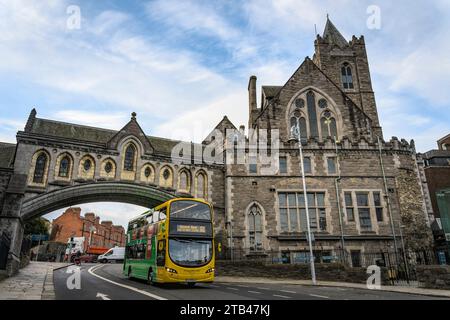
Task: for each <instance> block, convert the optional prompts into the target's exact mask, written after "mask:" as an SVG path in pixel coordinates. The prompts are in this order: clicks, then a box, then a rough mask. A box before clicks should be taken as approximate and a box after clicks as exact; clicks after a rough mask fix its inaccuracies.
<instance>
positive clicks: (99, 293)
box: [96, 292, 111, 300]
mask: <svg viewBox="0 0 450 320" xmlns="http://www.w3.org/2000/svg"><path fill="white" fill-rule="evenodd" d="M98 297H100V298H102V300H111V299H110V298H108V295H107V294H104V293H101V292H97V296H96V298H98Z"/></svg>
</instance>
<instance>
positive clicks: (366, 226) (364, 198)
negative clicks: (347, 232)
mask: <svg viewBox="0 0 450 320" xmlns="http://www.w3.org/2000/svg"><path fill="white" fill-rule="evenodd" d="M356 204H357V206H358V216H359V226H360V228H361V231H371V230H372V219H371V217H370V204H369V192H356Z"/></svg>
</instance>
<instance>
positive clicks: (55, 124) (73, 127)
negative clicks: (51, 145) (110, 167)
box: [26, 118, 179, 154]
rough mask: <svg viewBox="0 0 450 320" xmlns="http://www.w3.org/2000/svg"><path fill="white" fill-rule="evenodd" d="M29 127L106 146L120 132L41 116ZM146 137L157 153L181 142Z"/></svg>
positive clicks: (48, 133)
mask: <svg viewBox="0 0 450 320" xmlns="http://www.w3.org/2000/svg"><path fill="white" fill-rule="evenodd" d="M29 129H30V130H26V132H29V133H33V134H38V135H45V136H49V137H55V138H63V139H68V140H76V141H80V142H90V143H100V144H105V147H106V143H107V142H108V141H109V140H110V139H111V138H112V137H113V136H114V135H116V134H117V133H118V132H119V131H116V130H110V129H102V128H95V127H89V126H84V125H79V124H73V123H66V122H60V121H55V120H48V119H41V118H35V119H34V121H33V123H32V126H31V127H30V128H29ZM146 137H147V139H148V140H149V141H150V143H151V145H152V146H153V147H154V148H155V150H156V153H163V154H171V152H172V148H173V147H174V146H175V145H176V144H178V143H179V141H176V140H170V139H165V138H159V137H153V136H146Z"/></svg>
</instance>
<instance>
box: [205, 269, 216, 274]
mask: <svg viewBox="0 0 450 320" xmlns="http://www.w3.org/2000/svg"><path fill="white" fill-rule="evenodd" d="M211 272H214V268H209V269H208V270H206V273H211Z"/></svg>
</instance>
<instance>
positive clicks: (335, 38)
mask: <svg viewBox="0 0 450 320" xmlns="http://www.w3.org/2000/svg"><path fill="white" fill-rule="evenodd" d="M323 38H324V39H327V38H328V41H330V42H331V43H334V44H336V45H338V46H339V47H340V48H342V47H345V46H347V45H348V41H347V40H345V38H344V36H343V35H342V34H341V33H340V32H339V30H338V29H337V28H336V27H335V26H334V24H333V22H331V20H330V19H329V18H328V17H327V23H326V25H325V30H324V31H323Z"/></svg>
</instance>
